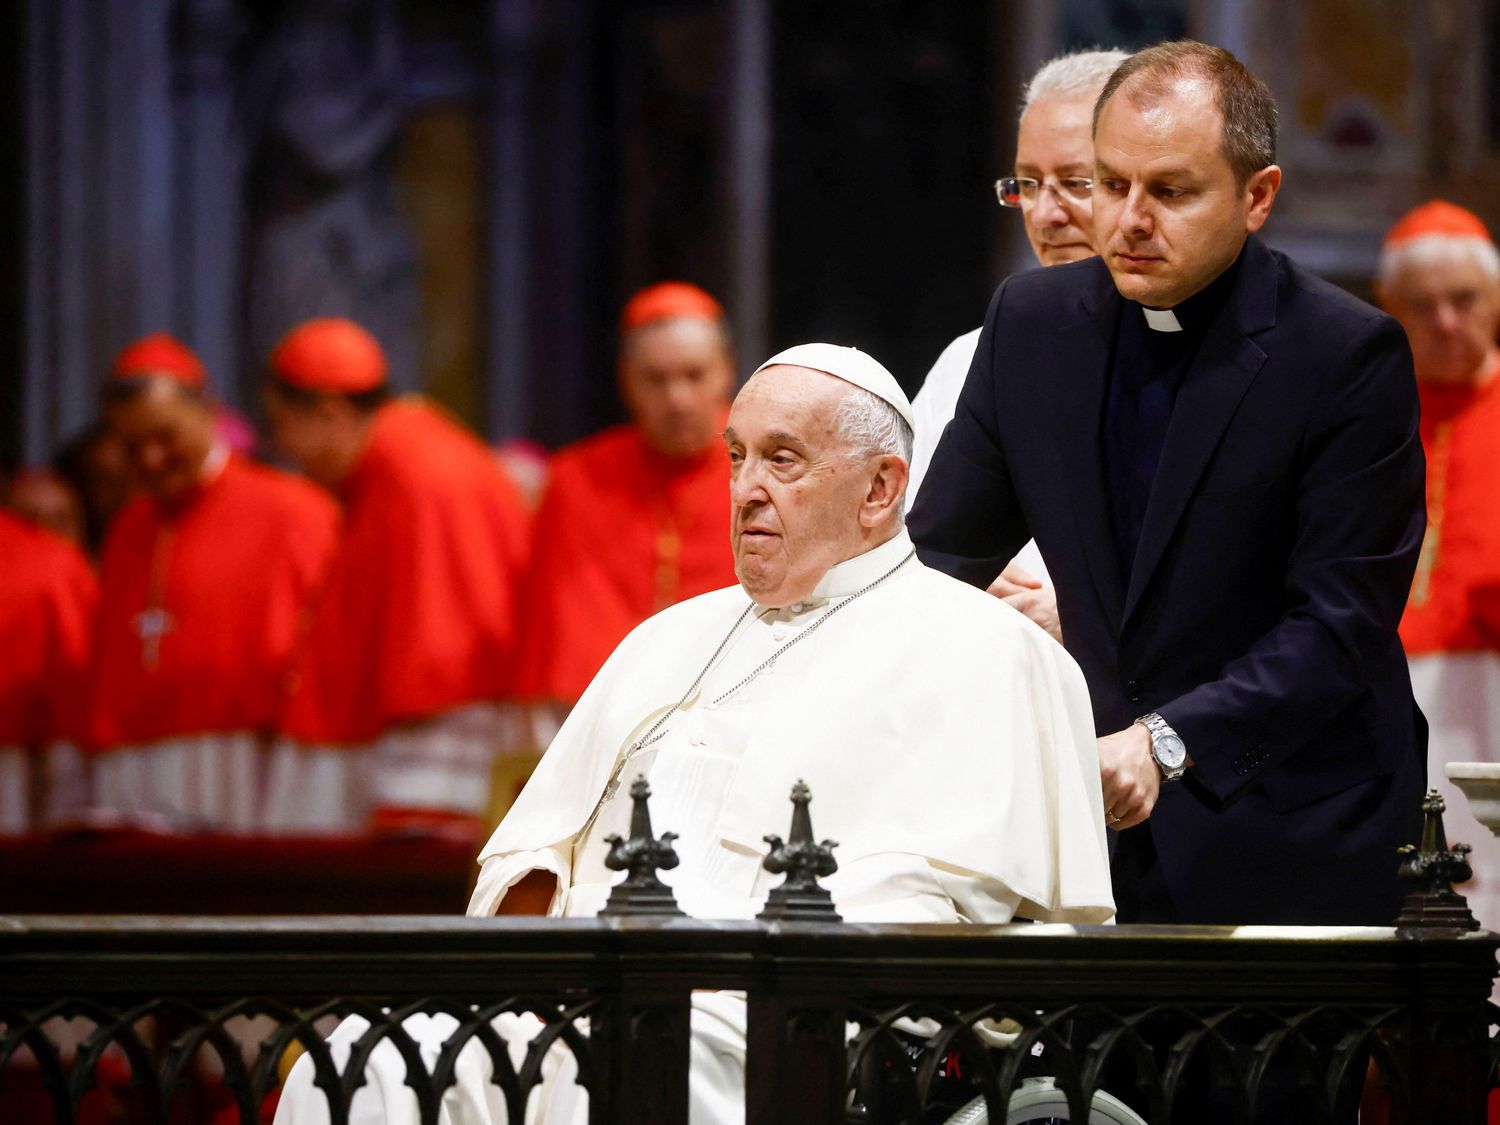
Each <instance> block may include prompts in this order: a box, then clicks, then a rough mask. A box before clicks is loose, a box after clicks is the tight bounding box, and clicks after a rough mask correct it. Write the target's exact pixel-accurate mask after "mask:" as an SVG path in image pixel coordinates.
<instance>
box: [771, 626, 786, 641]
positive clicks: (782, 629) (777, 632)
mask: <svg viewBox="0 0 1500 1125" xmlns="http://www.w3.org/2000/svg"><path fill="white" fill-rule="evenodd" d="M771 639H772V640H773V641H784V640H786V626H785V625H778V626H776V628H774V629H772V630H771Z"/></svg>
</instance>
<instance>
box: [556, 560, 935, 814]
mask: <svg viewBox="0 0 1500 1125" xmlns="http://www.w3.org/2000/svg"><path fill="white" fill-rule="evenodd" d="M916 553H917V552H916V549H915V548H913V549H912V550H911V551H908V552H907V555H906V557H905V558H904V559H902V560H901V561H900V562H898V563H897V564H896V565H895V566H893V567H891V569H890V570H888V571H886V572H885V573H884V574H882V575H881V576H880V577H879V578H877V579H875V580H874V581H873V582H871V583H869V584H868V585H866V586H861V587H860V588H859V589H858V590H855V591H854V593H852V594H850V595H849V596H848V597H847V598H844V599H843V600H842V601H840V602H839V603H838V604H837V605H835V606H831V607H830V608H829V610H828V612H827V613H825V614H823V616H822V617H819V618H818V619H817V620H816V621H814V622H813V623H812V624H811V625H809V626H808V627H807V628H806V629H803V630H802V632H800V633H798V634H797V635H796V636H795V637H793V638H792V639H791V640H789V641H787V642H786V644H784V645H782V646H781V647H780V648H778V649H777V650H776V651H775V652H773V653H771V655H770V656H768V657H766V658H765V659H764V660H762V661H761V662H760V663H759V664H757V665H756V666H755V667H754V668H753V669H752V670H751V672H750V674H749V675H748V676H746V677H745V678H744V679H742V680H740V681H739V682H738V683H736V684H735V685H734V686H733V687H732V688H730V689H729V690H728V691H726V692H725V693H724V694H723V695H721V696H719V697H718V698H716V699H714V700H713V701H712V702H711V703H709V706H710V707H717V706H718V705H719V704H721V703H723V702H724V701H725V700H726V699H728V698H729V697H730V696H732V695H733V694H734V693H735V692H737V691H739V690H740V689H741V688H743V687H744V686H745V685H746V684H748V683H749V682H750V681H751V680H753V679H755V677H757V676H759V675H760V674H761V673H762V672H764V671H765V670H766V669H767V668H769V667H771V665H773V664H775V663H776V661H777V660H779V659H780V658H781V657H782V655H784V654H785V653H786V651H787V650H788V649H789V648H791V647H792V646H793V645H795V644H797V643H798V642H799V641H804V640H806V639H807V638H808V637H809V636H811V635H812V634H813V633H815V632H817V631H818V629H819V627H820V626H822V624H823V623H824V622H825V621H827V620H828V619H829V618H830V617H832V616H833V615H834V614H835V613H837V612H838V611H839V610H841V609H843V608H844V607H845V606H846V605H848V604H849V603H850V602H852V601H854V600H855V599H856V598H859V597H862V596H863V595H865V594H868V593H869V592H870V591H871V590H873V589H875V587H876V586H879V585H880V584H881V583H882V582H884V581H885V580H886V579H887V578H889V577H891V575H893V574H895V573H896V571H898V570H900V569H901V568H902V567H903V566H905V565H906V564H907V563H909V562H911V560H912V559H913V558H914V557H915V556H916ZM755 608H756V606H755V603H754V602H751V603H750V604H749V605H747V606H746V607H745V612H744V613H742V614H740V615H739V617H738V618H737V619H736V620H735V623H734V624H733V625H732V626H730V629H729V632H728V633H726V634H725V636H724V639H723V640H722V641H720V642H719V647H718V648H716V649H714V654H713V655H712V656H710V657H709V658H708V663H707V664H705V665H704V666H703V670H702V671H700V672H699V673H698V675H697V676H695V677H694V678H693V682H692V684H690V685H689V687H688V689H687V691H685V692H683V693H682V698H681V699H679V700H678V701H677V702H676V703H674V704H672V706H671V707H670V708H668V709H667V710H666V711H665V712H663V713H662V715H661V717H660V718H659V719H657V720H656V722H654V723H652V724H651V726H650V728H649V729H648V730H647V731H646V733H645V734H643V735H641V737H640V738H638V739H636V740H635V741H634V742H633V743H631V744H630V748H629V749H628V750H626V751H625V753H624V754H622V755H620V759H619V761H618V762H616V763H615V768H614V771H613V772H612V773H611V774H610V775H609V782H608V783H607V784H606V785H605V786H604V793H603V795H602V796H601V797H600V798H599V800H598V802H597V803H596V804H595V805H594V811H593V812H592V813H590V814H589V818H588V820H587V822H585V824H584V826H583V830H582V831H581V832H579V834H578V836H579V838H580V839H582V838H583V837H584V836H586V835H587V834H588V830H589V829H590V828H591V827H592V826H593V823H594V821H595V820H596V819H597V818H598V816H599V810H600V809H602V808H603V807H604V803H605V802H606V801H608V800H609V799H610V798H611V797H613V796H614V795H615V794H616V793H617V792H619V789H620V779H621V777H622V776H623V775H624V773H625V767H626V766H628V765H629V764H630V762H631V760H632V759H634V758H635V757H636V756H637V755H639V754H640V752H641V751H642V750H644V749H646V747H648V746H650V745H652V744H653V743H655V742H658V741H660V740H661V739H662V738H665V737H666V734H667V731H666V730H665V729H664V728H665V727H666V722H667V720H668V719H670V718H671V717H672V716H673V715H675V714H677V712H678V711H680V710H682V708H683V705H684V704H686V703H687V701H688V700H689V699H691V698H692V697H693V693H694V692H696V691H697V690H698V685H699V684H701V683H702V682H703V679H704V677H705V676H707V675H708V673H709V672H710V671H712V669H713V666H714V664H715V663H717V661H718V659H719V657H720V656H722V655H723V653H724V650H725V649H726V648H728V647H729V642H730V641H731V640H733V639H734V636H735V634H736V633H738V632H739V631H740V626H741V625H743V624H744V623H745V621H746V620H747V619H748V618H749V617H750V614H751V613H752V612H753V611H754V609H755Z"/></svg>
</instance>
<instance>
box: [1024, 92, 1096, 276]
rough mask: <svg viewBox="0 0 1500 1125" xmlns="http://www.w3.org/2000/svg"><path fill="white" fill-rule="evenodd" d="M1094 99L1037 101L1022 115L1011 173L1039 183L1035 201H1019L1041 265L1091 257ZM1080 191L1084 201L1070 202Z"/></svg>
mask: <svg viewBox="0 0 1500 1125" xmlns="http://www.w3.org/2000/svg"><path fill="white" fill-rule="evenodd" d="M1096 93H1097V92H1096ZM1095 96H1096V94H1084V95H1073V96H1071V97H1070V96H1059V97H1052V98H1039V99H1038V100H1037V101H1035V102H1033V103H1032V104H1031V106H1030V107H1029V108H1028V109H1027V110H1026V112H1025V114H1024V115H1022V117H1021V129H1020V132H1019V134H1018V135H1017V137H1016V175H1017V176H1020V177H1022V178H1025V179H1032V180H1036V181H1037V182H1038V183H1040V184H1041V185H1042V186H1041V187H1040V188H1039V189H1038V190H1037V195H1036V199H1035V200H1033V201H1031V202H1026V201H1023V202H1022V204H1021V213H1022V214H1023V215H1024V216H1025V219H1026V237H1027V239H1028V240H1030V242H1031V249H1032V251H1033V252H1034V253H1035V254H1036V259H1037V261H1039V262H1041V263H1042V265H1044V266H1056V265H1060V264H1062V263H1063V262H1077V261H1081V260H1082V259H1084V258H1092V257H1093V256H1094V224H1093V201H1092V200H1091V198H1090V197H1089V195H1088V194H1087V190H1086V189H1087V186H1088V181H1089V180H1090V179H1091V178H1092V177H1093V175H1094V139H1093V137H1092V136H1091V135H1090V133H1091V131H1092V129H1093V124H1094V99H1095ZM1070 189H1071V190H1070ZM1080 189H1083V190H1084V195H1083V198H1082V199H1076V198H1074V194H1073V193H1074V192H1076V191H1078V190H1080Z"/></svg>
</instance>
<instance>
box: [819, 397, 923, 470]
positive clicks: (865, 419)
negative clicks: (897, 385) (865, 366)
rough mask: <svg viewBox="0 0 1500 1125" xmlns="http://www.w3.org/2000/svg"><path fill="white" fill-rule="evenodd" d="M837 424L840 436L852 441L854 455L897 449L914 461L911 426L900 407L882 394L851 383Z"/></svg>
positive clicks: (896, 451)
mask: <svg viewBox="0 0 1500 1125" xmlns="http://www.w3.org/2000/svg"><path fill="white" fill-rule="evenodd" d="M834 425H835V426H836V427H837V430H838V435H839V437H840V438H842V439H843V440H844V441H845V442H847V443H848V444H849V446H850V454H851V455H852V456H855V457H869V456H884V455H886V454H887V453H894V454H895V455H896V456H897V457H900V458H901V459H902V460H903V461H905V462H906V463H907V464H911V444H912V434H911V427H910V426H908V425H907V424H906V419H905V418H903V417H901V413H900V411H898V410H897V409H896V408H895V407H894V406H892V405H891V404H890V403H888V402H886V401H885V399H883V398H881V397H880V396H879V395H877V394H874V393H873V392H871V391H867V390H865V389H864V388H863V387H856V386H854V385H853V384H852V383H851V384H850V386H849V389H848V390H847V391H846V392H845V393H844V397H843V398H842V399H840V400H839V408H838V413H837V414H835V415H834Z"/></svg>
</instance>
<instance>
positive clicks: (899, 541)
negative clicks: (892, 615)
mask: <svg viewBox="0 0 1500 1125" xmlns="http://www.w3.org/2000/svg"><path fill="white" fill-rule="evenodd" d="M911 550H912V547H911V536H910V535H908V534H907V533H906V528H904V527H903V528H902V529H901V530H900V531H898V532H896V534H895V535H894V536H893V537H892V538H890V539H887V540H886V541H885V542H884V543H882V544H881V545H880V546H878V547H875V548H873V549H871V550H868V551H866V552H865V553H864V554H862V555H855V556H854V557H853V558H852V559H845V560H844V561H843V562H841V563H838V564H837V565H835V566H831V567H829V568H828V573H827V574H825V575H823V579H822V581H820V582H819V583H818V584H817V586H815V587H814V588H813V592H812V594H811V596H809V597H808V599H807V600H808V601H809V602H812V603H817V602H825V601H827V600H828V599H829V598H847V597H848V596H849V595H850V594H853V593H857V592H858V591H860V590H863V589H864V588H865V587H866V586H868V585H869V584H870V583H871V582H874V581H875V579H877V578H879V577H880V576H881V575H882V574H885V573H886V572H887V571H888V570H890V569H891V568H892V567H894V566H895V565H896V564H897V563H899V562H900V561H901V560H902V559H904V558H906V556H907V555H909V554H911Z"/></svg>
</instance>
